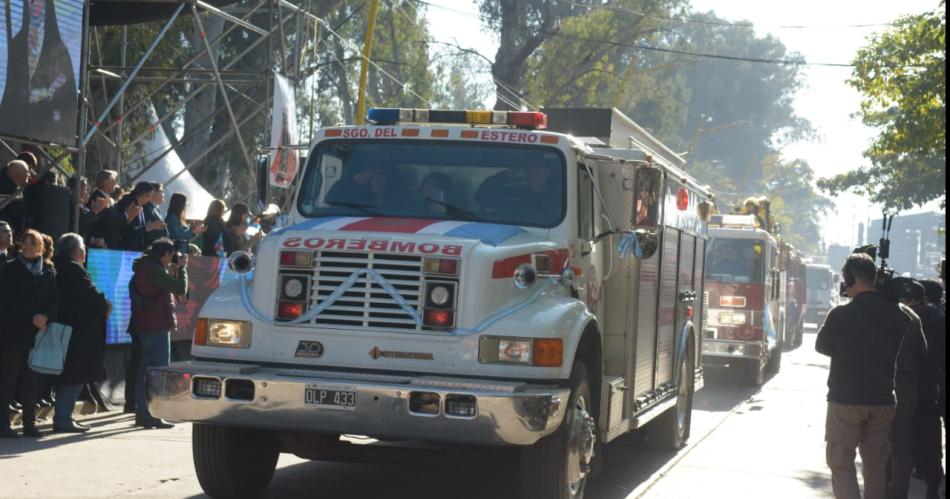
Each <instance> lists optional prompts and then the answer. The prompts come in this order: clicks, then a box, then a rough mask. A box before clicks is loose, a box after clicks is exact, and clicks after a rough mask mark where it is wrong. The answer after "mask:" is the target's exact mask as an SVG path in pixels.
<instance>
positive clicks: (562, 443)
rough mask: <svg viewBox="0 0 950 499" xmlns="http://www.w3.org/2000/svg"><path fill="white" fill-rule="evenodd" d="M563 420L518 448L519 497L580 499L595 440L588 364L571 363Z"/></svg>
mask: <svg viewBox="0 0 950 499" xmlns="http://www.w3.org/2000/svg"><path fill="white" fill-rule="evenodd" d="M570 384H571V398H570V399H569V401H568V406H567V414H565V416H564V423H563V424H561V427H560V428H558V430H557V431H556V432H554V433H553V434H552V435H548V436H547V437H545V438H542V439H541V440H539V441H538V442H537V443H535V444H534V445H532V446H530V447H525V448H523V449H522V450H521V474H520V481H521V498H522V499H582V498H583V497H584V489H585V487H586V485H587V478H588V473H589V472H590V463H591V460H592V458H593V454H594V444H595V442H596V440H597V432H596V422H595V420H594V418H593V416H592V415H591V414H590V413H589V412H588V410H589V409H590V408H591V398H590V385H589V383H588V377H587V367H586V366H585V365H584V363H583V362H581V361H576V362H574V367H573V369H572V370H571V379H570Z"/></svg>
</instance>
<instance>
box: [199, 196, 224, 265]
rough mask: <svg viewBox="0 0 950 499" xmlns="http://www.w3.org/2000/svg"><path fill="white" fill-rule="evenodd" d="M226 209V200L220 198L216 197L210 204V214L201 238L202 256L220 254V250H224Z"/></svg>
mask: <svg viewBox="0 0 950 499" xmlns="http://www.w3.org/2000/svg"><path fill="white" fill-rule="evenodd" d="M224 210H225V205H224V201H221V200H220V199H215V200H214V201H212V202H211V204H209V205H208V215H207V216H206V217H205V233H204V234H203V235H202V239H201V255H202V256H220V255H219V254H218V252H219V251H221V252H223V251H224V247H223V238H224ZM219 244H220V245H221V246H219Z"/></svg>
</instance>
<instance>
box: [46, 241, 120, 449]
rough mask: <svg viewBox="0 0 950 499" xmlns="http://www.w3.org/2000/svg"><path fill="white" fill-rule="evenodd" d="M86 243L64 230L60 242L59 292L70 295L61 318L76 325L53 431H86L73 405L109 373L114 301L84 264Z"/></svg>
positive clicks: (57, 259)
mask: <svg viewBox="0 0 950 499" xmlns="http://www.w3.org/2000/svg"><path fill="white" fill-rule="evenodd" d="M85 261H86V247H85V245H84V244H83V241H82V237H80V236H79V235H78V234H73V233H69V234H63V236H62V237H60V238H59V241H57V242H56V257H55V259H54V260H53V262H54V263H55V265H56V282H57V284H58V285H59V294H60V295H61V296H64V297H66V296H68V297H69V299H68V300H62V302H61V303H60V305H59V322H61V323H63V324H66V325H67V326H72V328H73V334H72V337H70V339H69V350H67V353H66V363H65V364H64V365H63V372H62V373H60V375H59V378H58V379H57V380H56V412H55V413H54V415H53V431H54V432H65V433H82V432H84V431H87V430H89V427H88V426H85V425H81V424H78V423H76V422H75V421H73V418H72V414H73V408H74V407H75V406H76V400H77V399H78V398H79V394H80V393H81V392H82V386H83V384H85V383H91V382H94V381H100V380H102V379H103V378H104V377H105V376H104V375H105V372H104V368H103V365H104V363H105V349H106V319H107V318H108V317H109V313H110V312H111V311H112V305H111V304H110V303H109V301H108V300H106V296H105V295H104V294H102V292H101V291H99V290H98V289H96V287H95V285H93V283H92V279H91V278H90V277H89V274H88V273H87V272H86V269H85V268H84V267H83V263H84V262H85Z"/></svg>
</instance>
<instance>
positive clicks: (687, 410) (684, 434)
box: [647, 347, 696, 452]
mask: <svg viewBox="0 0 950 499" xmlns="http://www.w3.org/2000/svg"><path fill="white" fill-rule="evenodd" d="M693 356H694V354H693V353H692V347H690V348H689V349H688V352H687V354H686V358H685V359H681V360H680V363H679V369H680V380H681V381H680V385H679V386H678V387H677V390H678V392H677V395H676V406H675V407H673V408H671V409H670V410H668V411H666V412H665V413H663V415H661V416H660V417H659V418H657V420H656V421H654V422H653V423H651V424H650V425H649V430H648V431H649V434H648V437H647V438H648V441H649V442H650V445H651V447H653V448H655V449H657V450H662V451H669V452H673V451H677V450H679V449H682V448H683V446H684V445H686V441H687V440H689V432H690V426H691V425H692V414H693V391H694V387H695V381H696V379H695V378H696V361H695V360H694V359H693Z"/></svg>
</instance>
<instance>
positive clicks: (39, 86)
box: [0, 0, 79, 144]
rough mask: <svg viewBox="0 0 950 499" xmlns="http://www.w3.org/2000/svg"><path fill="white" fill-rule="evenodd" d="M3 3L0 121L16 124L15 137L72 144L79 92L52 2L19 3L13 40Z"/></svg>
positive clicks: (28, 1)
mask: <svg viewBox="0 0 950 499" xmlns="http://www.w3.org/2000/svg"><path fill="white" fill-rule="evenodd" d="M13 1H14V0H10V1H8V2H4V4H5V14H6V24H7V25H6V32H7V40H6V41H7V81H6V87H4V91H3V99H2V100H0V116H3V117H4V119H10V120H16V122H15V123H16V131H17V134H18V135H20V136H23V137H29V138H32V139H37V140H49V141H51V142H55V143H60V144H72V143H74V142H75V136H76V113H77V107H78V106H77V103H78V96H79V93H78V89H77V87H76V78H75V76H74V74H73V64H72V59H71V58H70V55H69V51H68V50H67V48H66V44H65V43H64V42H63V40H62V38H61V37H60V30H59V24H58V23H57V20H56V7H55V5H54V2H53V0H23V13H22V14H23V20H22V23H21V28H20V31H19V33H17V34H16V36H14V35H13V22H12V19H11V12H10V4H11V3H12V2H13Z"/></svg>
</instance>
